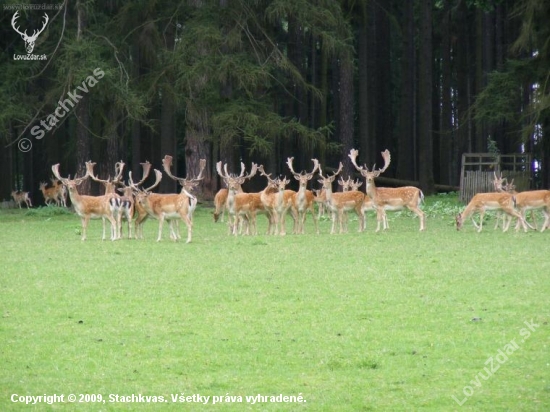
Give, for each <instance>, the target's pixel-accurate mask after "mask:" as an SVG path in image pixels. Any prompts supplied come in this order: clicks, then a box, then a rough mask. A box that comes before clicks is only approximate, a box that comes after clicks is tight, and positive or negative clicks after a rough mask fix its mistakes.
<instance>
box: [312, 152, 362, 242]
mask: <svg viewBox="0 0 550 412" xmlns="http://www.w3.org/2000/svg"><path fill="white" fill-rule="evenodd" d="M343 167H344V166H343V165H342V163H341V162H340V165H339V166H338V170H337V171H336V172H334V173H332V175H330V176H329V175H327V176H323V171H322V169H321V166H319V177H320V179H319V183H321V184H322V185H323V189H325V196H326V202H325V205H326V207H327V209H328V210H329V211H330V212H331V216H332V227H331V229H330V234H334V233H335V232H336V222H337V221H338V222H339V225H340V233H344V232H346V231H347V223H346V218H345V216H344V214H345V213H347V212H348V211H351V210H353V211H354V212H355V214H357V217H358V218H359V232H362V231H363V230H365V214H364V211H363V202H364V200H365V194H364V193H362V192H359V191H356V190H354V191H350V190H348V191H345V192H340V193H332V182H334V179H335V178H336V176H337V175H338V174H339V173H340V172H341V171H342V169H343ZM348 182H349V179H348Z"/></svg>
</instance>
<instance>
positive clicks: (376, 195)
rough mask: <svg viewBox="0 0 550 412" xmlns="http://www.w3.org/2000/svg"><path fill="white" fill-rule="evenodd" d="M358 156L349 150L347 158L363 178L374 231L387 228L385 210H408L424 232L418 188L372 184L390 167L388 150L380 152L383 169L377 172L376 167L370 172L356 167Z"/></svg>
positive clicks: (423, 219)
mask: <svg viewBox="0 0 550 412" xmlns="http://www.w3.org/2000/svg"><path fill="white" fill-rule="evenodd" d="M358 155H359V151H357V150H355V149H351V151H350V153H349V155H348V156H349V158H350V159H351V163H352V164H353V166H355V168H356V169H357V170H358V171H359V172H360V173H361V175H362V176H363V177H364V178H365V181H366V192H367V196H368V197H370V199H371V200H372V202H373V204H374V207H375V208H376V219H377V226H376V231H377V232H378V231H380V224H381V223H383V225H384V230H386V229H388V228H389V226H388V222H387V218H386V210H402V209H404V208H407V209H409V210H410V211H412V212H413V213H415V214H416V215H417V216H418V217H419V218H420V230H421V231H423V230H425V229H426V216H425V214H424V212H422V210H420V204H421V203H422V200H423V199H424V194H423V193H422V191H421V190H420V189H419V188H417V187H413V186H404V187H397V188H389V187H380V188H377V187H376V185H375V183H374V179H375V178H376V177H378V176H380V175H381V174H382V173H384V172H385V171H386V169H387V168H388V166H389V165H390V161H391V156H390V152H389V151H388V150H385V151H384V152H382V157H383V159H384V167H383V168H382V169H378V170H376V169H375V168H376V165H375V166H374V167H373V168H372V170H369V169H368V168H367V166H366V165H365V166H358V165H357V163H356V160H357V156H358Z"/></svg>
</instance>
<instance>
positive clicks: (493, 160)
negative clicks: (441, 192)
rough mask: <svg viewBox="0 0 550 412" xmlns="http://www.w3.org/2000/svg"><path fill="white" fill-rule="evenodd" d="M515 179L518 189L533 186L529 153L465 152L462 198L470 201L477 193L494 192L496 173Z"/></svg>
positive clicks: (508, 178)
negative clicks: (495, 153)
mask: <svg viewBox="0 0 550 412" xmlns="http://www.w3.org/2000/svg"><path fill="white" fill-rule="evenodd" d="M495 172H496V173H497V174H498V175H499V174H500V173H501V172H502V176H503V177H506V178H507V180H508V183H510V182H511V181H512V179H513V180H514V185H515V186H516V190H517V191H518V192H521V191H523V190H529V188H530V186H531V172H532V168H531V155H530V154H528V153H522V154H511V155H494V154H491V153H465V154H463V155H462V169H461V172H460V200H461V201H462V202H464V203H468V202H469V201H470V200H471V199H472V197H474V195H475V194H476V193H485V192H493V191H494V186H493V180H494V177H495V176H494V173H495Z"/></svg>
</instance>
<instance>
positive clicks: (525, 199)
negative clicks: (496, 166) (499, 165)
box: [493, 172, 550, 232]
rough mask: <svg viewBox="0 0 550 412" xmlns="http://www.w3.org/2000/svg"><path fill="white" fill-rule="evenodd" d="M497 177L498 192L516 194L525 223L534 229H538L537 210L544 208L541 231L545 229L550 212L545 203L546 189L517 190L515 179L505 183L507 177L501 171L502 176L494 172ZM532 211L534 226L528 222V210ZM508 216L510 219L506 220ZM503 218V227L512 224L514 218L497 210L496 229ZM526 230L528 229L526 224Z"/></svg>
mask: <svg viewBox="0 0 550 412" xmlns="http://www.w3.org/2000/svg"><path fill="white" fill-rule="evenodd" d="M494 176H495V179H494V180H493V184H494V186H495V191H496V192H498V193H510V194H512V195H514V197H515V199H516V205H515V206H516V209H518V211H519V212H520V214H521V215H522V216H523V219H524V220H525V224H526V225H527V226H528V227H529V228H531V229H533V230H537V220H536V218H535V210H537V209H542V213H543V215H544V222H545V223H544V224H543V226H542V229H541V232H543V231H544V229H545V225H546V224H547V215H548V212H550V209H548V205H547V204H546V203H545V197H546V194H547V193H546V192H547V191H546V190H531V191H526V192H520V193H518V192H516V190H515V189H516V187H515V186H514V179H512V181H511V182H510V183H506V184H504V182H505V181H506V178H505V177H504V178H503V177H502V172H501V173H500V177H499V176H497V174H496V172H494ZM528 210H529V211H530V212H531V220H532V221H533V224H534V227H533V226H532V225H531V224H529V222H527V219H526V216H525V215H526V212H527V211H528ZM501 216H502V217H501ZM506 218H508V220H506ZM501 220H502V229H503V230H504V228H507V227H508V226H509V225H510V221H511V220H512V217H511V216H506V215H504V214H501V213H500V212H497V218H496V224H495V229H496V228H497V227H498V226H499V223H500V221H501ZM519 225H520V222H519V221H517V222H516V230H518V229H519ZM524 230H527V229H526V227H525V226H524Z"/></svg>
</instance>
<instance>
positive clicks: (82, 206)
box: [52, 163, 117, 240]
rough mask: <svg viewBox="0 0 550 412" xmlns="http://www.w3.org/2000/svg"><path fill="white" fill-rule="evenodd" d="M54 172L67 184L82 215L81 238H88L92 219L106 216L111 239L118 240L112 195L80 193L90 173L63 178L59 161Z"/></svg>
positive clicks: (53, 169) (76, 210)
mask: <svg viewBox="0 0 550 412" xmlns="http://www.w3.org/2000/svg"><path fill="white" fill-rule="evenodd" d="M52 172H53V174H54V176H55V177H56V178H58V179H59V180H60V181H61V183H63V184H64V185H65V186H67V189H68V191H69V197H70V198H71V202H72V204H73V207H74V210H75V212H76V213H77V214H78V216H80V219H81V221H82V237H81V240H86V231H87V228H88V223H89V221H90V219H96V218H105V219H107V220H108V221H109V222H110V223H111V240H116V239H117V236H116V220H115V218H114V217H113V212H112V209H111V206H110V204H109V200H110V199H111V197H112V195H104V196H87V195H81V194H79V193H78V188H77V187H78V186H79V185H80V184H81V183H82V182H83V181H84V180H86V179H87V178H88V173H86V174H85V175H84V176H83V177H81V178H77V177H76V176H75V178H74V179H70V178H63V177H61V175H60V174H59V163H57V164H55V165H53V166H52ZM102 240H105V221H104V220H103V237H102Z"/></svg>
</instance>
